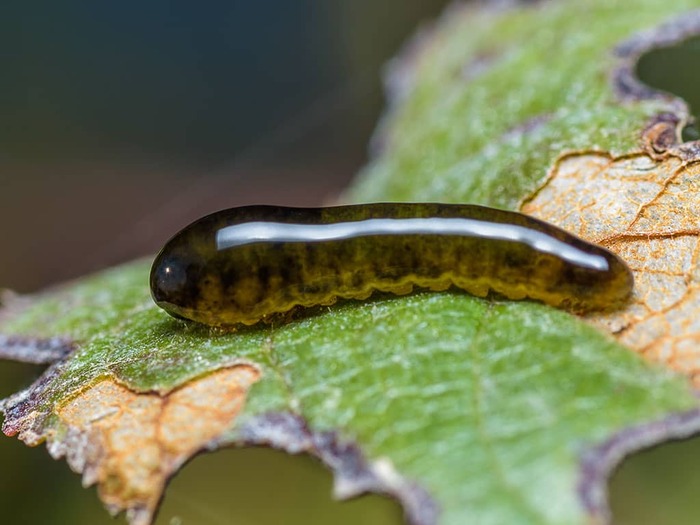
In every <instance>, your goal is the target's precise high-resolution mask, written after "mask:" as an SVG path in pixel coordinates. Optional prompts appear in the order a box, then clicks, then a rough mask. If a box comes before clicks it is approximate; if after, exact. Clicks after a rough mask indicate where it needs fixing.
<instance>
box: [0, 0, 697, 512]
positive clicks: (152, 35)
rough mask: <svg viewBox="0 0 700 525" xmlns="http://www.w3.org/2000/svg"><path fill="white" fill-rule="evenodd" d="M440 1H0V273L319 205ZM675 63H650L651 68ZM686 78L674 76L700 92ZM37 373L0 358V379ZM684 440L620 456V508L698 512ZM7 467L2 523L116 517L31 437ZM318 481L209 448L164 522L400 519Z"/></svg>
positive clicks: (176, 492)
mask: <svg viewBox="0 0 700 525" xmlns="http://www.w3.org/2000/svg"><path fill="white" fill-rule="evenodd" d="M446 4H447V1H446V0H383V1H382V2H374V1H371V0H354V1H352V2H350V1H347V0H297V1H296V2H283V1H281V0H269V1H263V2H243V1H237V0H229V1H217V0H210V1H208V2H200V3H195V2H184V1H170V2H168V1H164V0H152V1H149V2H131V1H123V2H88V1H74V0H66V1H64V2H48V1H38V2H8V3H6V4H4V5H3V6H2V9H1V10H0V14H1V16H0V49H1V50H2V51H1V52H0V66H1V67H0V72H1V73H0V75H1V78H2V82H1V83H0V86H2V88H0V121H1V122H2V123H1V124H0V247H1V249H0V287H5V288H11V289H14V290H16V291H19V292H24V293H28V292H32V291H35V290H38V289H41V288H43V287H45V286H48V285H51V284H53V283H57V282H61V281H64V280H66V279H71V278H76V277H79V276H81V275H84V274H86V273H88V272H91V271H95V270H98V269H101V268H104V267H107V266H111V265H114V264H117V263H120V262H122V261H126V260H129V259H132V258H134V257H137V256H142V255H147V254H150V253H153V252H154V251H155V250H157V249H158V247H159V246H160V245H161V244H162V243H163V241H164V240H165V239H166V238H167V237H168V236H169V235H170V234H172V233H173V232H174V231H176V230H177V229H178V228H180V227H182V226H184V225H185V224H187V223H189V222H190V221H191V220H193V219H195V218H197V217H199V216H201V215H203V214H204V213H207V212H210V211H213V210H215V209H219V208H224V207H230V206H235V205H241V204H252V203H277V204H289V205H319V204H323V203H324V202H331V201H332V200H333V199H334V198H335V196H337V194H338V192H339V191H340V190H341V189H342V188H343V187H344V186H345V185H346V184H347V183H348V181H349V180H350V179H351V177H352V176H353V174H354V173H355V172H356V171H357V170H358V169H359V168H360V167H361V166H362V165H363V164H364V162H365V161H366V158H367V145H368V142H369V140H370V136H371V132H372V129H373V127H374V126H375V123H376V121H377V119H378V117H379V114H380V111H381V108H382V104H383V99H382V92H381V89H380V76H381V71H382V67H383V66H384V65H385V64H386V63H387V61H388V60H389V59H390V58H391V57H392V56H393V55H394V54H395V53H396V51H397V50H398V49H399V48H400V46H401V45H402V43H403V42H404V41H405V40H406V39H407V38H408V37H409V36H410V35H412V34H414V33H415V32H416V31H417V30H418V28H419V27H420V26H421V25H422V24H425V23H426V22H427V21H429V20H431V19H433V18H435V17H436V16H438V14H439V13H440V11H441V10H442V8H443V7H444V6H445V5H446ZM696 47H697V46H696ZM692 52H693V51H691V53H692ZM694 53H695V54H694V55H692V60H696V62H695V63H700V62H697V61H698V50H697V48H696V49H695V51H694ZM669 60H672V59H669V58H668V57H667V56H665V57H663V58H662V59H660V60H657V62H658V63H657V64H656V65H654V62H653V60H651V62H650V63H649V64H647V65H645V66H644V67H645V68H646V69H648V70H649V72H650V73H648V74H649V75H652V76H653V74H654V71H657V70H658V71H661V70H662V69H663V67H666V66H667V65H668V64H669ZM684 60H687V57H686V58H685V59H684ZM659 64H661V65H659ZM695 69H699V68H695ZM664 71H665V72H662V73H661V74H660V75H659V78H661V79H662V80H663V79H664V78H668V76H669V75H668V71H666V70H664ZM645 74H647V73H645ZM670 76H671V77H673V74H671V75H670ZM688 82H690V80H688V79H684V80H682V81H680V82H677V83H678V84H679V85H680V86H681V88H679V89H685V91H686V92H688V93H690V94H691V95H692V93H700V90H699V89H697V84H695V87H694V88H692V89H686V88H688V85H689V84H688ZM695 82H698V79H695ZM661 87H667V88H669V86H661ZM514 89H517V86H514ZM683 94H686V93H685V92H684V93H683ZM40 372H41V370H40V368H38V367H30V366H22V365H17V364H11V363H0V396H5V395H8V394H10V393H12V392H14V391H16V390H17V389H19V388H21V387H22V386H24V385H26V384H28V383H29V382H30V381H31V380H32V379H33V378H35V377H36V376H37V375H38V374H39V373H40ZM688 447H690V448H688ZM659 454H661V455H659ZM695 456H697V457H700V447H699V446H698V444H697V443H696V442H695V441H689V442H687V443H683V444H679V445H675V446H670V447H662V448H660V449H659V450H657V451H654V452H651V453H647V454H645V455H642V456H640V458H637V459H635V460H634V461H631V462H628V463H626V464H625V466H624V468H623V469H622V471H621V472H620V474H619V475H618V476H617V478H616V481H615V484H614V486H613V495H614V498H615V499H614V506H615V510H616V517H617V522H618V523H635V524H641V523H650V524H651V523H655V524H659V523H669V524H670V523H674V524H675V523H693V522H694V520H690V521H682V520H683V519H684V518H683V516H686V517H688V516H693V515H698V512H697V511H698V506H697V504H696V507H695V508H693V503H692V502H693V500H695V498H693V497H690V496H689V495H691V494H693V493H697V489H698V488H700V476H694V475H693V473H692V472H690V470H691V469H689V468H688V467H687V466H688V465H689V463H688V459H687V458H689V457H695ZM0 465H1V466H2V467H1V468H0V508H2V511H1V512H2V516H3V520H7V522H8V523H14V524H28V525H36V524H49V523H50V524H76V525H82V524H97V525H99V524H102V523H105V524H106V523H112V522H113V521H112V520H111V518H109V517H108V516H107V514H106V513H105V511H104V510H103V509H102V507H101V505H100V504H99V502H98V500H97V497H96V495H95V493H94V489H90V490H84V489H82V487H81V486H80V479H79V477H78V476H77V475H75V474H73V473H71V472H70V471H69V469H68V467H67V466H66V465H65V464H64V463H63V462H54V461H52V460H51V459H50V458H49V457H48V454H47V453H46V451H45V450H44V448H43V447H41V448H38V449H28V448H26V447H25V446H24V445H22V444H20V443H19V442H17V441H16V440H13V439H7V438H2V437H0ZM684 465H685V468H684V467H683V466H684ZM694 465H696V466H698V467H700V462H698V461H696V462H695V464H694ZM694 470H695V472H697V471H699V470H700V468H695V469H694ZM669 487H675V488H676V490H668V488H669ZM663 488H666V490H663ZM330 491H331V478H330V474H328V473H327V472H326V471H325V470H323V468H322V467H320V466H319V465H318V464H316V463H315V462H314V461H313V460H311V459H309V458H306V457H290V456H286V455H284V454H281V453H278V452H274V451H270V450H263V449H253V450H245V451H238V450H236V451H233V450H228V451H221V452H217V453H215V454H211V455H206V456H201V457H199V458H196V459H195V460H194V461H192V462H191V463H190V464H189V465H188V466H187V467H186V468H185V469H184V470H183V472H182V473H181V475H179V476H178V477H177V478H175V480H174V481H173V483H172V484H171V486H170V488H169V490H168V493H167V495H166V498H165V502H164V507H163V510H162V512H161V514H160V517H159V521H158V523H159V524H161V525H165V524H171V525H176V524H178V523H183V524H198V525H199V524H203V525H207V524H216V525H218V524H226V523H236V524H241V525H245V524H256V525H265V524H280V523H285V524H293V523H300V524H301V523H303V524H307V525H314V524H325V523H337V524H343V523H347V524H356V523H363V524H369V525H372V524H387V525H388V524H398V523H400V521H401V520H400V510H399V509H398V508H397V506H396V505H395V504H394V503H393V502H391V501H388V500H386V499H384V498H380V497H378V496H370V497H364V498H360V499H359V500H357V501H354V502H350V503H342V504H341V503H336V502H333V501H331V499H330ZM655 498H656V499H655ZM642 503H645V504H646V506H647V507H649V508H651V509H654V512H655V514H654V512H652V511H648V510H646V511H645V510H644V509H645V508H646V507H645V506H644V505H642ZM659 509H660V510H659ZM665 509H670V510H665ZM650 512H651V514H650ZM650 515H651V516H653V519H652V520H651V521H649V516H650ZM674 516H675V518H674ZM659 519H661V521H659ZM679 519H680V520H681V521H679ZM118 520H119V522H122V523H123V522H124V520H123V518H118ZM645 520H646V521H645Z"/></svg>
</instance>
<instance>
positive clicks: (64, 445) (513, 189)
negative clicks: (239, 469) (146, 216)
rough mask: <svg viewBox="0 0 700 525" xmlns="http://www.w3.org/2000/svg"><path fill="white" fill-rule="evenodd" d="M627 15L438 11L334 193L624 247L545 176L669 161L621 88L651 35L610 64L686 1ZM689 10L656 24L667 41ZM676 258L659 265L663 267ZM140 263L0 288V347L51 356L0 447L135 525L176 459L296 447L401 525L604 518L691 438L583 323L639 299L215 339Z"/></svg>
mask: <svg viewBox="0 0 700 525" xmlns="http://www.w3.org/2000/svg"><path fill="white" fill-rule="evenodd" d="M688 5H692V4H690V3H688ZM635 7H636V8H631V7H629V6H628V8H627V9H625V10H624V11H616V10H614V9H611V8H610V7H608V3H606V2H603V1H596V2H593V1H591V2H588V3H586V4H585V5H582V4H580V3H576V2H574V1H568V2H563V1H562V2H557V3H546V4H542V5H540V6H527V7H526V6H521V7H515V8H511V9H502V8H496V7H478V8H477V7H459V8H452V9H450V10H448V11H447V12H446V14H445V16H444V17H443V19H442V20H441V21H440V22H439V23H438V24H437V25H436V26H435V27H434V28H433V30H432V32H431V34H430V35H429V36H423V37H422V38H421V39H420V40H419V41H418V43H416V44H414V46H413V48H412V50H411V52H410V53H409V58H410V61H408V59H406V58H404V60H403V61H402V62H398V63H397V64H398V65H395V69H394V71H395V72H394V76H393V78H394V80H393V86H394V88H393V92H394V98H395V102H394V106H393V110H392V112H391V113H390V115H389V116H388V117H387V118H386V119H385V121H384V124H383V133H382V135H381V136H380V143H381V144H382V145H383V152H382V154H381V156H379V157H377V158H376V159H375V160H374V162H373V164H372V165H371V166H370V167H369V168H368V170H367V171H366V172H365V174H364V176H363V181H362V182H361V183H360V184H359V185H358V186H356V187H355V189H354V190H351V192H350V193H349V195H350V197H349V198H352V199H383V200H388V199H409V200H445V201H468V202H479V203H484V204H492V205H498V206H504V207H517V206H521V205H525V206H529V207H530V208H531V210H532V211H533V212H537V213H540V214H541V215H543V216H547V217H550V218H551V220H559V221H560V222H562V223H566V224H567V225H568V224H569V222H570V223H571V224H577V225H578V230H577V231H579V233H581V234H582V235H584V236H585V235H588V236H589V237H593V238H595V239H598V240H601V239H604V238H606V239H607V238H608V237H604V236H603V237H596V236H595V235H591V232H589V231H588V230H586V228H587V227H588V225H590V227H591V228H592V229H593V230H592V231H593V232H595V233H596V234H597V233H599V232H601V231H603V230H601V228H602V227H603V226H601V224H602V225H604V226H606V227H607V226H608V225H609V226H610V230H609V231H611V232H614V233H613V234H612V239H617V240H620V239H622V237H620V236H619V235H618V233H616V232H626V231H627V230H625V228H627V229H629V228H630V224H629V223H625V222H624V218H625V217H628V216H629V215H628V214H629V213H632V214H633V213H634V212H635V211H638V210H637V208H635V210H634V211H632V210H631V203H632V202H635V201H634V200H633V199H625V198H623V197H624V196H625V195H629V193H628V192H629V191H630V190H629V187H628V186H621V185H618V186H620V187H619V190H618V186H615V187H609V186H605V183H604V182H600V180H599V179H598V178H592V176H587V173H588V172H586V171H585V169H584V167H581V165H579V164H577V165H576V169H575V170H573V173H575V174H578V175H576V176H574V177H573V181H571V180H569V179H566V178H565V177H563V176H562V175H560V173H563V171H562V169H563V166H566V165H567V162H568V161H571V160H576V161H577V162H583V163H584V164H586V163H589V162H592V161H595V160H597V159H600V158H607V159H612V164H614V163H615V162H621V163H623V164H624V163H625V162H628V164H629V163H631V164H632V166H625V170H623V171H624V173H625V174H627V172H628V170H629V169H632V170H633V171H634V170H637V171H639V164H638V163H639V162H642V161H641V160H640V159H644V162H647V163H648V164H649V165H651V166H652V167H653V169H651V170H647V171H654V170H657V171H658V172H659V173H665V171H664V170H667V169H669V168H668V167H667V166H668V165H667V164H664V163H666V162H675V161H672V160H668V159H670V158H671V157H672V155H671V153H669V152H671V151H673V152H677V150H678V148H680V146H679V145H676V144H675V143H673V141H670V142H669V141H667V140H666V139H663V137H667V135H668V134H667V133H665V132H664V130H665V129H666V128H662V129H660V128H655V127H654V125H655V124H659V123H661V124H664V123H667V124H668V123H669V122H670V123H671V124H670V125H671V126H678V125H680V123H682V122H683V119H685V118H687V112H686V109H685V107H684V106H683V104H682V103H679V101H678V100H676V99H673V98H671V97H667V96H659V95H658V94H657V93H654V92H645V91H644V90H643V89H642V88H639V86H637V87H636V90H635V89H633V87H634V86H635V84H634V83H633V80H634V79H633V77H631V76H630V75H631V73H630V71H633V69H630V68H631V67H632V66H631V65H630V64H632V63H633V60H634V57H636V54H635V53H637V54H638V53H639V52H640V49H644V45H642V44H639V42H658V41H659V39H658V38H656V37H655V36H654V35H657V33H651V34H647V35H646V36H644V37H643V38H641V37H637V38H636V39H633V40H628V42H631V44H629V43H628V44H627V45H626V46H623V47H619V48H618V50H620V49H622V50H623V51H624V50H627V51H626V54H624V53H622V51H618V54H617V55H616V54H614V53H613V52H612V49H613V47H614V46H615V45H617V44H618V43H619V42H620V41H622V40H623V39H631V38H632V37H633V33H634V32H635V31H639V30H640V29H642V28H647V27H651V26H653V25H654V24H658V23H659V22H660V21H661V20H664V19H666V18H667V17H668V16H670V14H671V12H672V11H674V10H675V12H681V11H682V10H683V9H684V8H685V7H686V4H685V3H683V2H674V4H673V5H671V6H670V5H668V4H666V5H664V6H660V5H658V4H657V3H656V2H643V1H641V0H640V1H637V2H636V3H635ZM697 18H698V16H696V15H691V16H688V15H684V20H686V23H685V24H680V25H679V24H678V23H675V25H673V24H671V25H669V26H663V27H665V28H666V29H663V31H666V32H667V33H669V34H672V36H673V38H681V37H682V35H684V34H686V33H687V32H688V31H690V30H691V29H692V28H693V27H696V26H693V23H694V22H692V21H693V20H696V19H697ZM688 20H690V21H691V22H688ZM674 27H676V28H677V27H682V30H676V31H675V33H674V32H673V28H674ZM689 27H690V28H691V29H688V28H689ZM698 27H700V24H698ZM668 28H671V29H668ZM658 31H662V30H658ZM664 34H665V33H664ZM650 35H651V36H650ZM657 36H658V35H657ZM640 38H641V40H640ZM673 38H671V37H669V38H667V39H666V41H669V39H670V40H673ZM635 42H636V44H635ZM630 50H631V51H630ZM620 53H622V55H624V56H622V57H621V56H620ZM543 63H546V64H547V68H543V67H540V65H541V64H543ZM625 75H627V76H625ZM610 78H612V79H613V81H609V80H608V79H610ZM630 79H631V80H630ZM631 86H632V87H631ZM613 88H614V89H613ZM623 88H624V89H623ZM494 108H495V109H496V110H494ZM661 114H665V115H673V116H674V119H675V120H674V119H669V118H666V117H664V119H661V118H660V117H659V115H661ZM650 123H651V124H652V125H651V126H650ZM667 127H668V126H667ZM674 129H675V128H674ZM637 138H639V140H640V142H639V144H638V142H637ZM642 139H644V140H642ZM662 139H663V140H662ZM663 148H666V149H663ZM686 149H687V148H686ZM684 151H685V150H684ZM593 152H596V153H593ZM684 154H687V155H690V154H692V152H691V153H687V152H686V153H684ZM626 159H636V160H634V162H632V161H628V160H626ZM684 162H685V161H684ZM612 164H611V165H612ZM674 166H676V167H677V165H675V164H674ZM606 169H607V168H606ZM674 169H675V168H674ZM618 171H619V170H618ZM548 172H549V174H550V175H549V177H547V176H546V174H547V173H548ZM599 172H600V170H598V171H595V173H599ZM606 173H607V172H606ZM615 173H616V172H615ZM635 173H636V172H635ZM638 175H639V174H638V173H637V175H635V176H631V175H630V177H629V178H630V179H635V181H637V179H639V178H640V177H639V176H638ZM646 175H649V174H648V173H645V176H646ZM608 179H610V180H614V178H613V176H612V175H609V176H607V177H604V178H603V180H604V181H605V180H608ZM681 179H682V177H680V178H677V180H678V181H680V180H681ZM567 181H569V183H567ZM591 181H593V182H591ZM635 181H632V182H633V185H632V186H631V187H633V188H636V187H637V186H634V182H635ZM689 183H690V181H688V180H686V181H685V182H684V184H689ZM560 184H562V185H563V187H559V186H558V185H560ZM567 184H568V185H567ZM600 184H603V188H604V189H605V191H606V192H608V191H613V190H615V191H621V192H622V193H620V194H619V195H617V196H615V194H612V193H601V186H600ZM667 187H670V186H667ZM635 191H636V190H635ZM547 192H551V194H548V193H547ZM677 193H679V192H675V194H677ZM680 193H684V191H681V192H680ZM685 193H687V192H685ZM574 195H576V196H577V197H578V200H572V199H573V196H574ZM587 195H588V196H594V197H596V198H598V199H600V198H601V196H602V195H610V197H609V200H607V201H605V203H607V204H608V208H609V207H610V206H609V205H610V203H615V204H619V207H620V208H619V211H620V213H609V216H608V217H606V216H602V218H600V217H598V216H596V217H587V216H586V215H585V213H586V210H587V209H588V208H587V207H585V206H583V205H581V203H584V202H586V196H587ZM589 198H590V197H589ZM688 198H690V197H688ZM567 199H568V200H567ZM602 202H603V201H602V200H601V203H602ZM650 202H651V201H650ZM604 211H607V208H605V209H604ZM562 212H566V213H562ZM623 212H624V213H623ZM596 215H601V214H600V213H598V214H596ZM618 215H619V217H618ZM639 217H643V214H639ZM599 219H600V220H599ZM598 220H599V222H596V221H598ZM566 221H569V222H566ZM662 222H663V220H662ZM654 228H655V231H661V230H662V228H660V227H659V226H658V225H655V226H654ZM605 231H606V232H607V231H608V230H605ZM616 235H618V236H617V237H615V236H616ZM609 244H610V247H611V248H612V249H620V250H626V249H627V248H626V246H627V244H625V243H623V242H617V243H616V242H610V243H609ZM628 244H629V243H628ZM637 246H641V248H639V249H638V250H637V252H635V254H636V255H635V254H631V252H629V251H628V252H624V254H625V255H626V256H630V257H631V258H632V260H633V262H634V265H635V269H636V270H637V272H638V276H639V278H640V279H639V280H640V282H643V281H644V276H645V274H644V272H647V273H649V274H651V273H652V272H649V271H648V270H649V268H650V266H649V264H650V263H649V264H647V265H646V266H645V263H644V262H645V261H647V262H648V261H650V260H651V258H656V257H657V255H658V254H657V251H656V250H652V249H648V246H649V243H647V244H644V243H640V244H638V245H637ZM676 249H677V248H674V247H671V248H664V250H663V253H662V254H661V255H659V257H660V258H662V259H664V260H669V261H672V260H673V259H676V258H677V255H676V252H675V251H674V250H676ZM633 255H634V256H633ZM635 257H636V258H635ZM691 261H694V259H691ZM693 269H694V266H693V265H692V262H691V263H689V266H688V268H687V269H686V268H685V267H684V268H683V271H684V272H686V273H683V276H688V275H693V272H692V270H693ZM686 270H687V271H686ZM147 271H148V262H147V261H138V262H135V263H132V264H130V265H126V266H123V267H120V268H116V269H113V270H110V271H107V272H104V273H102V274H99V275H97V276H93V277H89V278H86V279H83V280H82V281H80V282H78V283H73V284H70V285H67V286H66V287H64V288H62V289H59V290H54V291H50V292H47V293H46V294H43V295H41V296H37V297H28V298H22V297H20V298H17V297H14V298H12V297H9V298H6V299H5V300H4V303H5V307H4V310H3V311H2V314H0V332H2V333H4V334H6V338H5V340H4V341H0V342H2V343H3V344H2V348H1V349H0V352H1V353H3V354H4V355H7V356H11V357H13V358H21V359H24V360H31V359H34V360H35V361H41V358H42V357H45V356H46V353H47V352H51V356H52V357H51V358H46V359H45V360H46V361H50V360H51V359H54V358H58V361H56V362H55V363H54V364H53V365H51V366H50V367H49V368H48V369H47V370H46V371H45V372H44V374H43V375H42V376H41V377H40V378H39V379H38V380H37V381H36V382H35V383H34V384H33V385H31V386H30V387H29V388H28V389H27V390H26V391H23V392H20V393H18V394H16V395H15V396H13V397H11V398H9V399H7V400H5V401H4V403H3V405H2V406H3V410H4V413H5V421H4V425H3V430H4V432H5V433H6V434H8V435H15V434H17V435H19V437H20V438H21V439H23V440H24V441H25V442H27V443H28V444H30V445H36V444H39V443H41V442H43V441H46V442H47V444H48V448H49V451H50V452H51V453H52V454H53V455H54V456H55V457H62V456H65V457H66V459H67V460H68V462H69V464H70V465H71V467H72V468H73V469H74V470H76V471H78V472H82V473H83V476H84V481H85V482H86V484H91V483H97V484H98V489H99V492H100V496H101V498H102V499H103V501H104V502H105V503H106V504H107V505H108V508H109V509H110V510H111V511H112V512H117V511H120V510H126V511H127V516H128V518H129V520H130V521H131V523H133V524H136V525H138V524H147V523H150V522H151V520H152V517H153V515H154V512H155V511H156V509H157V504H158V501H159V500H160V497H161V494H162V490H163V488H164V487H165V484H166V483H167V480H168V479H169V477H170V476H172V475H173V474H174V473H175V472H176V471H177V469H178V468H179V467H180V466H181V465H182V464H183V463H184V462H185V461H186V460H187V459H188V458H189V457H191V456H192V455H193V454H194V453H196V452H197V451H199V450H215V449H217V448H220V447H223V446H243V445H269V446H274V447H276V448H280V449H283V450H286V451H288V452H290V453H300V452H306V453H309V454H313V455H315V456H317V457H318V458H320V459H321V460H322V461H323V462H324V463H325V464H326V465H327V466H328V467H329V468H331V469H332V470H333V471H334V473H335V480H336V481H335V493H336V496H338V497H351V496H354V495H357V494H360V493H362V492H366V491H374V492H380V493H384V494H387V495H390V496H392V497H394V498H396V499H398V500H399V502H400V503H401V504H402V506H403V508H404V510H405V512H406V517H407V521H408V522H410V523H414V524H426V525H428V524H434V523H441V524H463V523H485V524H488V523H494V524H496V523H498V524H500V523H523V524H530V523H532V524H567V525H568V524H575V523H588V522H590V521H591V520H598V521H604V520H606V519H607V518H608V516H607V507H606V506H605V482H606V478H607V476H608V474H609V472H610V470H611V469H612V468H613V467H614V466H615V465H616V464H617V463H618V462H619V461H620V459H621V457H622V456H624V455H625V454H628V453H630V452H631V451H634V450H637V449H639V448H641V447H645V446H650V445H652V444H655V443H659V442H662V441H663V440H665V439H668V438H669V437H681V436H686V435H688V434H690V433H693V432H697V430H698V428H699V427H700V412H699V411H698V408H697V401H696V398H695V396H694V393H693V390H692V388H691V385H690V384H689V382H688V381H686V380H685V379H683V378H682V377H680V376H678V375H674V374H673V373H672V372H670V371H668V370H663V369H660V368H659V367H656V366H653V365H651V364H649V363H648V362H646V361H644V360H642V359H640V358H639V356H637V355H635V354H634V353H633V352H629V351H628V350H627V349H626V348H625V347H623V346H621V345H620V344H618V343H616V342H615V341H614V340H612V339H611V337H610V336H609V335H606V334H604V333H602V332H601V331H599V330H598V329H600V328H601V327H603V328H605V327H607V328H609V329H612V331H613V332H615V331H619V327H620V326H621V325H620V323H623V324H624V323H625V322H628V321H627V320H628V317H624V316H629V315H631V314H630V312H634V311H635V310H634V309H635V308H638V307H639V305H640V304H646V305H647V306H648V305H649V304H652V303H651V296H650V295H648V294H646V293H645V295H644V296H642V297H643V299H644V301H646V302H643V303H642V302H639V301H637V302H635V305H634V306H633V307H631V309H630V310H629V311H628V312H625V313H622V314H620V315H622V316H623V317H621V318H617V317H615V318H602V317H599V318H597V319H593V320H592V321H593V322H594V323H595V324H596V326H597V327H598V329H596V328H595V327H593V326H590V325H589V324H586V323H584V322H582V321H581V320H579V319H577V318H575V317H573V316H571V315H570V314H568V313H565V312H561V311H556V310H553V309H551V308H548V307H545V306H542V305H539V304H535V303H531V302H517V303H516V302H504V301H499V300H497V299H495V298H491V299H488V300H483V299H478V298H475V297H470V296H468V295H465V294H459V293H423V294H414V295H411V296H409V297H403V298H393V297H387V296H378V297H375V298H373V299H372V300H370V301H366V302H347V303H344V304H340V305H337V306H334V307H333V308H318V309H316V310H313V311H311V312H308V313H307V315H306V316H304V317H303V318H300V319H297V320H295V321H293V322H290V323H288V324H284V325H281V326H269V325H262V326H257V327H252V328H250V329H244V330H240V331H239V332H236V333H222V332H218V331H213V330H209V329H207V328H204V327H199V326H194V325H191V324H186V323H183V322H180V321H176V320H174V319H171V318H170V317H168V316H167V315H166V314H165V313H164V312H162V311H160V310H159V309H158V308H157V307H155V305H154V304H153V303H152V301H151V300H150V297H149V294H148V289H147ZM664 271H666V270H664ZM664 286H666V285H664ZM665 289H666V288H664V290H665ZM640 290H643V289H642V288H640ZM647 290H655V288H654V286H652V285H650V286H649V287H648V288H647ZM660 297H662V298H665V297H666V295H665V294H660ZM659 300H662V299H659ZM663 300H665V299H663ZM620 319H622V321H620ZM674 322H675V321H674ZM625 326H627V325H625ZM629 326H632V324H631V323H630V324H629ZM640 326H641V323H640ZM669 326H672V327H673V326H678V327H679V329H680V330H683V329H685V325H683V324H679V325H673V324H671V325H669Z"/></svg>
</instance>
